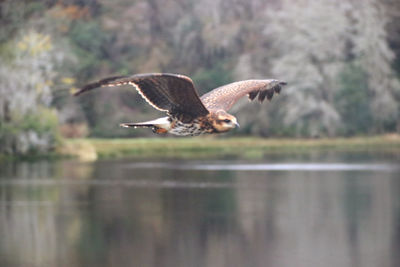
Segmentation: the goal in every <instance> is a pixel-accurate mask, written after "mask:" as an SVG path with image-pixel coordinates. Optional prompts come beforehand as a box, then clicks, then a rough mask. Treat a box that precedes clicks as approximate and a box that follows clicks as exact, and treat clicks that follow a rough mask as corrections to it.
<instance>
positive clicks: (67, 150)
mask: <svg viewBox="0 0 400 267" xmlns="http://www.w3.org/2000/svg"><path fill="white" fill-rule="evenodd" d="M313 150H318V151H320V150H327V151H328V150H329V151H332V150H334V151H366V152H368V151H369V152H374V151H379V152H385V153H393V154H396V155H398V154H400V135H384V136H374V137H354V138H332V139H331V138H329V139H264V138H249V137H238V138H210V137H203V138H201V137H196V138H135V139H69V140H66V141H65V142H64V143H63V145H62V146H61V147H60V148H59V149H58V153H59V154H62V155H70V156H77V157H79V158H81V159H84V160H94V159H97V158H122V157H130V158H208V157H210V158H212V157H214V158H215V157H221V156H232V157H243V158H261V157H262V155H264V154H265V153H275V152H279V153H280V152H283V153H285V152H288V153H299V152H308V151H313Z"/></svg>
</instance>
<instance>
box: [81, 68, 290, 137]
mask: <svg viewBox="0 0 400 267" xmlns="http://www.w3.org/2000/svg"><path fill="white" fill-rule="evenodd" d="M121 85H132V86H133V87H135V88H136V90H137V91H138V93H139V94H140V95H141V96H142V97H143V98H144V99H145V100H146V102H147V103H148V104H150V105H151V106H152V107H153V108H155V109H157V110H159V111H163V112H166V114H167V116H165V117H161V118H157V119H154V120H150V121H145V122H127V123H121V124H120V126H122V127H126V128H131V127H133V128H138V127H144V128H151V129H152V130H153V132H154V133H157V134H166V133H169V134H174V135H178V136H197V135H201V134H216V133H225V132H228V131H230V130H232V129H234V128H236V127H239V123H238V121H237V118H236V117H235V116H233V115H231V114H229V113H228V110H229V109H230V108H231V107H232V106H233V105H234V104H235V103H236V102H237V101H238V100H239V99H240V98H242V97H244V96H246V95H247V96H248V98H249V99H250V101H252V100H254V99H255V98H256V97H257V98H258V100H259V101H260V102H263V101H264V100H265V98H267V99H268V100H271V99H272V97H273V95H274V93H277V94H279V93H280V92H281V88H282V86H284V85H286V82H283V81H279V80H275V79H265V80H244V81H238V82H233V83H230V84H226V85H223V86H221V87H218V88H215V89H213V90H212V91H210V92H208V93H206V94H204V95H202V96H201V97H200V96H199V94H198V92H197V91H196V89H195V86H194V83H193V81H192V79H191V78H189V77H188V76H185V75H182V74H172V73H145V74H135V75H131V76H113V77H108V78H105V79H102V80H99V81H97V82H93V83H89V84H87V85H85V86H83V87H82V88H80V89H79V90H78V91H77V92H75V93H74V95H75V96H78V95H81V94H82V93H85V92H87V91H90V90H93V89H95V88H99V87H113V86H121Z"/></svg>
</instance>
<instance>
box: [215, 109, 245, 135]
mask: <svg viewBox="0 0 400 267" xmlns="http://www.w3.org/2000/svg"><path fill="white" fill-rule="evenodd" d="M211 123H212V126H213V127H214V129H215V130H216V131H217V132H219V133H224V132H227V131H229V130H232V129H233V128H235V127H239V123H238V122H237V119H236V117H235V116H232V115H231V114H228V113H226V112H225V111H224V110H219V111H217V112H215V113H214V114H213V116H212V120H211Z"/></svg>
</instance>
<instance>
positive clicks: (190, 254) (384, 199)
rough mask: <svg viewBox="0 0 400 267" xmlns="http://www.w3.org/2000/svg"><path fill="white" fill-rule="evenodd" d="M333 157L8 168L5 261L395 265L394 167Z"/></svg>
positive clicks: (1, 256)
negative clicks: (314, 160)
mask: <svg viewBox="0 0 400 267" xmlns="http://www.w3.org/2000/svg"><path fill="white" fill-rule="evenodd" d="M271 162H272V163H271ZM331 162H333V163H329V160H326V161H323V163H322V164H312V165H311V164H310V163H309V161H308V160H307V162H305V163H301V160H300V161H299V159H296V160H295V162H294V161H290V160H288V162H286V161H282V159H276V161H275V162H274V160H269V161H267V162H241V161H239V162H234V161H223V162H222V161H220V162H217V163H210V162H184V163H183V162H181V163H177V162H169V163H165V162H164V163H157V164H154V163H152V165H149V164H148V163H135V164H133V163H131V162H124V161H99V162H96V163H93V164H83V163H78V162H74V161H58V162H53V163H51V162H37V163H18V164H16V163H15V164H8V165H3V166H2V167H1V170H0V177H1V178H0V215H1V217H0V236H1V237H2V238H1V239H0V266H11V267H12V266H85V267H86V266H399V265H400V258H399V256H398V253H397V251H399V249H400V231H399V230H400V224H399V214H400V213H399V211H400V199H399V197H398V196H399V195H400V194H399V193H400V178H399V177H400V171H399V169H398V166H397V165H396V164H395V163H394V162H393V161H390V160H387V159H382V158H377V159H374V160H371V159H369V160H367V161H366V160H365V159H361V160H360V159H359V158H358V160H357V159H354V158H353V161H349V160H341V158H340V157H336V158H335V159H334V160H333V161H331ZM343 162H345V163H343ZM149 166H150V167H151V168H149ZM210 166H211V167H210ZM235 166H236V167H235ZM238 166H239V167H240V168H239V167H238ZM251 166H253V167H254V168H255V169H257V170H256V171H254V170H252V169H251ZM257 166H258V167H257Z"/></svg>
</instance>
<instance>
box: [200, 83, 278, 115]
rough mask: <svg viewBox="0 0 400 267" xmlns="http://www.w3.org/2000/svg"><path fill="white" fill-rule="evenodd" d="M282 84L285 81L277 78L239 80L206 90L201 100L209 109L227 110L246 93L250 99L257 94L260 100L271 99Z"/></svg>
mask: <svg viewBox="0 0 400 267" xmlns="http://www.w3.org/2000/svg"><path fill="white" fill-rule="evenodd" d="M283 85H286V83H285V82H281V81H278V80H247V81H240V82H235V83H230V84H227V85H224V86H221V87H218V88H216V89H214V90H212V91H211V92H208V93H207V94H205V95H203V96H202V97H201V101H203V104H204V105H205V106H206V108H208V109H209V110H211V109H223V110H225V111H227V110H229V109H230V108H231V107H232V106H233V105H234V104H235V103H236V102H237V101H238V100H239V99H240V98H242V97H243V96H245V95H248V97H249V99H250V100H253V99H255V98H256V97H257V96H258V100H259V101H260V102H263V101H264V99H265V98H267V99H268V100H271V98H272V97H273V95H274V93H278V94H279V93H280V91H281V88H282V86H283Z"/></svg>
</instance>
